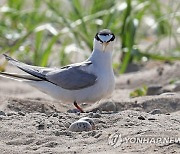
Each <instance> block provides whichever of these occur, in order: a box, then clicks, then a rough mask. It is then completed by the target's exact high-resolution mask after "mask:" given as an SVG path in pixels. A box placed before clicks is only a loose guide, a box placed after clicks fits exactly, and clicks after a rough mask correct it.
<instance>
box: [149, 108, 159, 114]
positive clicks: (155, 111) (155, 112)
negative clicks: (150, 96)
mask: <svg viewBox="0 0 180 154" xmlns="http://www.w3.org/2000/svg"><path fill="white" fill-rule="evenodd" d="M149 114H152V115H155V114H162V112H161V110H160V109H154V110H152V111H151V112H149Z"/></svg>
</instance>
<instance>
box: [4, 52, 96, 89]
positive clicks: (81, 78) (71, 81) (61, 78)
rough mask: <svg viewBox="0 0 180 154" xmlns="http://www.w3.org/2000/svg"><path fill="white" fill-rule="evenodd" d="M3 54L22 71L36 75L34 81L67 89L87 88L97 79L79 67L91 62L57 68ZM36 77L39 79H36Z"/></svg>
mask: <svg viewBox="0 0 180 154" xmlns="http://www.w3.org/2000/svg"><path fill="white" fill-rule="evenodd" d="M4 56H5V58H6V59H7V60H8V61H9V62H10V63H11V64H13V65H15V66H17V67H18V68H19V69H21V70H23V71H24V72H26V73H28V74H30V75H32V76H34V77H36V80H35V81H42V80H44V81H47V82H51V83H52V84H55V85H57V86H59V87H61V88H64V89H67V90H79V89H82V88H87V87H90V86H92V85H94V84H95V82H96V80H97V77H96V76H95V75H94V74H91V73H88V72H85V71H83V70H81V69H80V68H81V67H87V66H89V65H91V64H92V63H91V62H85V63H81V64H78V65H68V66H66V67H63V68H61V69H58V68H44V67H37V66H31V65H27V64H24V63H22V62H19V61H17V60H15V59H13V58H11V57H9V56H7V55H4ZM4 75H5V74H4ZM8 75H10V74H8V73H7V76H8ZM14 77H17V78H18V77H19V78H24V77H26V76H22V77H21V75H16V76H14ZM28 78H29V80H30V79H31V78H30V77H29V76H28ZM28 78H27V79H28ZM37 78H39V79H41V80H37ZM31 80H32V79H31Z"/></svg>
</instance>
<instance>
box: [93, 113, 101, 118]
mask: <svg viewBox="0 0 180 154" xmlns="http://www.w3.org/2000/svg"><path fill="white" fill-rule="evenodd" d="M100 117H101V115H100V114H99V113H94V114H93V116H92V118H100Z"/></svg>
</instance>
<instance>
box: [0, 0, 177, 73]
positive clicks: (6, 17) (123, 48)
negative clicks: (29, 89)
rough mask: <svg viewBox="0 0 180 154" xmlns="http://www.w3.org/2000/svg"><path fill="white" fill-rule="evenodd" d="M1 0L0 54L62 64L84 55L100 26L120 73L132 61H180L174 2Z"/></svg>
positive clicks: (173, 0)
mask: <svg viewBox="0 0 180 154" xmlns="http://www.w3.org/2000/svg"><path fill="white" fill-rule="evenodd" d="M0 3H1V6H0V53H5V52H8V53H9V54H11V55H12V54H13V55H14V56H17V57H18V59H20V60H23V61H26V62H28V63H30V64H34V65H40V66H49V65H65V64H68V63H69V62H72V61H73V60H75V61H78V60H79V59H78V58H79V57H78V56H77V54H76V52H79V53H80V55H81V57H83V58H84V59H85V58H87V56H89V54H90V52H91V50H92V43H93V42H92V40H93V37H94V35H95V33H96V32H97V31H99V30H100V29H104V28H107V29H111V30H112V31H113V32H114V33H115V34H116V38H117V40H116V41H117V46H116V47H115V55H118V56H119V54H120V55H121V58H119V59H118V60H117V61H116V62H114V67H115V69H117V70H118V72H119V73H123V72H125V70H126V68H127V66H128V64H129V63H132V62H140V61H142V60H148V59H157V60H168V61H172V60H179V59H180V43H179V40H178V35H179V34H178V33H180V27H178V26H179V25H180V12H178V11H179V10H178V9H179V8H180V2H179V0H169V1H168V0H166V2H164V1H162V2H161V1H160V0H148V1H146V0H121V1H119V0H91V1H85V0H53V1H51V0H44V1H42V0H32V1H28V0H6V1H4V3H3V1H2V2H0ZM164 39H167V40H168V48H167V49H166V50H161V49H160V48H159V45H160V44H161V42H162V41H163V40H164ZM172 42H175V45H173V47H172V45H171V44H172ZM143 44H145V45H143ZM142 45H143V47H142ZM74 53H75V54H74ZM51 59H53V61H52V60H51ZM3 67H4V65H3ZM1 68H2V66H1Z"/></svg>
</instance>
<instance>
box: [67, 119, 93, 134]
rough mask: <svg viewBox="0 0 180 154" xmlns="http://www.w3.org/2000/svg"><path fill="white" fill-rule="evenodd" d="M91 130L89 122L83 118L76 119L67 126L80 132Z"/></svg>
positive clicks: (73, 130)
mask: <svg viewBox="0 0 180 154" xmlns="http://www.w3.org/2000/svg"><path fill="white" fill-rule="evenodd" d="M91 130H92V126H91V124H90V123H89V122H87V121H83V120H78V121H76V122H73V123H72V124H71V125H70V126H69V131H72V132H82V131H91Z"/></svg>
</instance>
